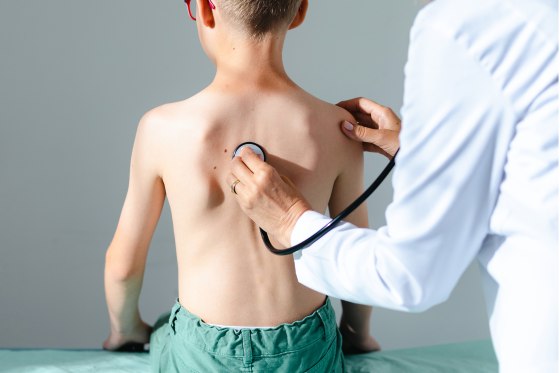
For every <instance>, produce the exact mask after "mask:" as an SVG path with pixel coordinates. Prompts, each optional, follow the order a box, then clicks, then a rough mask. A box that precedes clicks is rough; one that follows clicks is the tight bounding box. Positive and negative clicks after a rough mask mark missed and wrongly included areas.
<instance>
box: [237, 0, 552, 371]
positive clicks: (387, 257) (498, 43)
mask: <svg viewBox="0 0 560 373" xmlns="http://www.w3.org/2000/svg"><path fill="white" fill-rule="evenodd" d="M557 17H558V9H557V3H556V1H555V0H469V1H459V0H436V1H434V2H432V3H431V4H429V5H428V6H426V7H425V8H424V9H423V10H422V11H421V13H420V14H419V15H418V17H417V19H416V21H415V24H414V26H413V29H412V32H411V41H410V50H409V61H408V63H407V66H406V69H405V76H406V79H405V97H404V106H403V108H402V117H403V126H402V132H400V121H399V119H398V118H397V117H396V116H395V115H394V114H393V112H392V111H391V110H389V109H387V108H384V107H382V106H380V105H378V104H376V103H374V102H372V101H370V100H367V99H353V100H349V101H346V102H342V103H341V104H340V105H341V106H342V107H344V108H346V109H348V110H349V111H350V112H352V113H353V114H354V116H355V117H356V118H357V120H358V121H359V122H360V124H361V125H358V124H350V123H343V124H341V130H342V131H343V132H344V133H345V134H346V135H347V136H349V137H350V138H352V139H354V140H357V141H362V142H363V143H364V149H365V150H370V151H372V150H373V151H377V152H380V153H383V154H385V155H387V156H390V155H392V154H394V153H395V151H396V149H397V148H398V147H399V143H398V142H399V140H400V148H401V150H400V152H399V154H398V156H397V159H396V161H397V165H396V168H395V171H394V175H393V187H394V200H393V202H392V203H391V205H390V206H389V207H388V209H387V212H386V217H387V226H385V227H382V228H380V229H379V230H377V231H375V230H368V229H359V228H356V227H354V226H352V225H350V224H348V223H345V224H341V225H340V226H338V227H337V228H336V229H335V230H334V231H332V232H331V233H329V234H328V235H327V236H326V237H324V238H323V239H321V240H319V241H318V242H317V243H316V244H315V245H314V246H312V247H311V248H308V249H306V250H304V251H303V252H302V253H301V255H300V257H299V258H297V259H296V260H295V263H296V270H297V276H298V279H299V281H300V282H301V283H303V284H304V285H306V286H308V287H310V288H313V289H315V290H317V291H320V292H323V293H326V294H328V295H331V296H335V297H338V298H342V299H345V300H348V301H352V302H357V303H366V304H371V305H377V306H382V307H387V308H392V309H397V310H404V311H412V312H415V311H416V312H417V311H422V310H426V309H428V308H430V307H432V306H434V305H436V304H438V303H441V302H443V301H445V300H446V299H447V298H448V296H449V294H450V292H451V291H452V289H453V287H454V286H455V285H456V283H457V281H458V280H459V278H460V277H461V275H462V273H463V272H464V271H465V269H466V268H467V266H468V265H469V264H470V263H471V262H472V261H473V259H475V258H477V259H478V261H479V262H480V263H481V265H482V268H483V277H484V278H483V282H484V290H485V295H486V300H487V305H488V315H489V322H490V329H491V333H492V338H493V343H494V348H495V351H496V354H497V356H498V360H499V363H500V370H501V372H531V373H535V372H556V371H557V366H558V34H557V32H558V28H557ZM366 126H367V127H366ZM368 127H370V128H368ZM399 132H400V135H399ZM231 166H232V168H231V175H230V177H229V179H228V182H229V183H231V182H233V181H234V180H237V179H238V176H240V175H245V172H239V170H240V168H247V169H249V170H250V171H252V175H251V176H249V177H244V178H241V180H240V183H239V184H238V185H237V187H236V192H237V194H238V195H237V198H238V202H239V204H240V206H241V208H242V209H243V210H244V211H245V213H246V214H247V215H248V216H249V217H251V218H252V219H253V220H254V221H255V222H256V224H258V225H259V226H261V227H262V228H263V229H265V230H266V231H268V232H269V234H271V235H273V236H275V238H276V239H277V240H278V241H279V242H281V243H283V244H284V245H285V246H291V245H294V244H297V243H299V242H301V241H303V240H304V239H305V238H307V237H308V236H310V235H311V234H313V233H314V232H316V231H317V230H318V229H319V228H321V227H322V226H324V225H325V224H326V223H327V222H328V221H329V218H327V217H325V216H323V215H322V214H320V213H318V212H313V211H311V210H310V208H309V207H308V206H309V205H308V204H307V202H306V201H305V200H303V198H302V197H301V196H300V195H299V193H298V192H297V191H296V190H295V189H293V188H292V186H291V183H289V182H285V181H284V179H283V178H281V176H280V175H278V174H277V173H276V171H275V170H274V169H273V168H272V167H270V166H268V165H267V164H265V163H263V162H261V161H260V159H259V158H258V157H257V156H256V155H254V153H252V152H251V151H250V150H245V151H244V152H243V153H242V157H241V158H236V159H234V160H233V161H232V165H231ZM296 257H297V256H296Z"/></svg>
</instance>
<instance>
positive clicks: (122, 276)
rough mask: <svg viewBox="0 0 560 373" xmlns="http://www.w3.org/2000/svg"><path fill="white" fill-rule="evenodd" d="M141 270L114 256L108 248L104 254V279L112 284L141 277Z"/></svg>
mask: <svg viewBox="0 0 560 373" xmlns="http://www.w3.org/2000/svg"><path fill="white" fill-rule="evenodd" d="M143 272H144V271H143V270H141V269H139V268H136V266H134V265H133V263H131V262H129V261H127V260H123V259H122V257H119V256H117V255H115V253H114V252H113V251H112V250H111V248H109V249H108V250H107V252H106V253H105V277H106V278H107V279H110V280H111V281H113V282H127V281H131V280H135V279H138V278H139V277H142V276H143Z"/></svg>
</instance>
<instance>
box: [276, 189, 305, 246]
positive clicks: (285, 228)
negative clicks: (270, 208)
mask: <svg viewBox="0 0 560 373" xmlns="http://www.w3.org/2000/svg"><path fill="white" fill-rule="evenodd" d="M311 210H312V209H311V206H310V205H309V204H308V203H307V202H306V201H305V200H303V199H297V200H295V201H294V203H293V204H292V205H291V206H290V207H289V208H288V210H287V211H286V213H285V214H284V216H283V217H282V219H281V222H280V225H279V226H280V229H279V233H278V235H277V236H276V239H277V240H278V241H279V242H280V244H282V245H283V246H284V247H290V246H292V244H291V241H292V233H293V231H294V228H295V226H296V223H297V222H298V220H299V218H300V217H301V216H302V215H303V214H304V213H305V212H307V211H311Z"/></svg>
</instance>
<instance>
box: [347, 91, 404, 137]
mask: <svg viewBox="0 0 560 373" xmlns="http://www.w3.org/2000/svg"><path fill="white" fill-rule="evenodd" d="M337 105H338V106H340V107H341V108H343V109H346V110H348V111H349V112H350V113H351V114H353V115H354V116H356V117H357V118H356V119H358V121H360V122H363V123H364V124H366V125H367V123H368V121H367V117H364V116H363V114H367V115H369V116H370V118H371V120H372V121H373V122H374V123H376V124H377V126H378V127H379V128H386V129H400V124H401V120H400V119H399V117H398V116H397V115H396V114H395V113H394V112H393V110H391V108H389V107H387V106H383V105H380V104H378V103H377V102H375V101H372V100H370V99H367V98H364V97H357V98H353V99H350V100H346V101H341V102H339V103H338V104H337ZM358 116H359V117H360V118H361V119H362V120H360V118H358ZM377 126H371V125H370V126H369V127H372V128H375V127H377Z"/></svg>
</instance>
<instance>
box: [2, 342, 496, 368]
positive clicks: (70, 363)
mask: <svg viewBox="0 0 560 373" xmlns="http://www.w3.org/2000/svg"><path fill="white" fill-rule="evenodd" d="M346 368H347V371H348V372H350V373H366V372H367V373H369V372H373V373H407V372H411V373H440V372H441V373H463V372H464V373H497V372H498V363H497V361H496V357H495V355H494V350H493V348H492V343H491V342H490V341H477V342H465V343H455V344H446V345H439V346H430V347H421V348H412V349H403V350H389V351H381V352H375V353H369V354H363V355H354V356H348V357H346ZM0 372H2V373H5V372H6V373H7V372H10V373H27V372H30V373H85V372H88V373H90V372H91V373H93V372H95V373H98V372H101V373H103V372H114V373H119V372H130V373H143V372H146V373H148V372H150V362H149V356H148V354H146V353H144V354H142V353H140V354H133V353H115V352H106V351H101V350H46V349H37V350H35V349H14V350H10V349H1V350H0ZM271 373H272V372H271ZM290 373H292V372H290ZM293 373H297V372H293ZM325 373H327V372H325Z"/></svg>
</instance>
